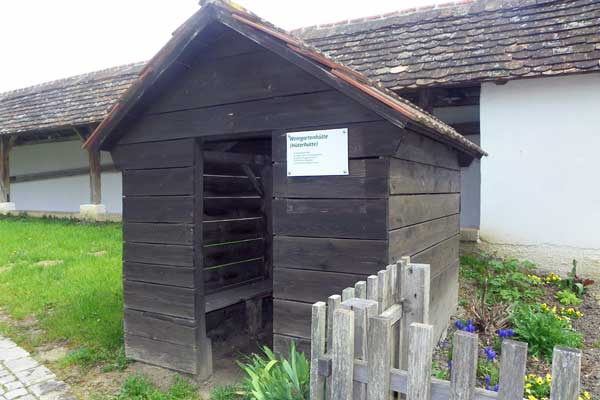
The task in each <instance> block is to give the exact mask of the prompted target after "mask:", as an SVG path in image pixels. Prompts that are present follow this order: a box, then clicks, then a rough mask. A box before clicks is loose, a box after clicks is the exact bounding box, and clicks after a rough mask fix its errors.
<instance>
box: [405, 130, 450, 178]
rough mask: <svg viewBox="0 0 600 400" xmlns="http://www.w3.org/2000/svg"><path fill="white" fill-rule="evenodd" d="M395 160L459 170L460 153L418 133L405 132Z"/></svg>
mask: <svg viewBox="0 0 600 400" xmlns="http://www.w3.org/2000/svg"><path fill="white" fill-rule="evenodd" d="M394 157H395V158H399V159H401V160H408V161H416V162H419V163H422V164H429V165H434V166H438V167H444V168H450V169H454V170H459V169H460V166H459V164H458V152H457V151H456V150H455V149H453V148H451V147H450V146H448V145H446V144H443V143H440V142H436V141H434V140H432V139H430V138H428V137H426V136H423V135H420V134H418V133H416V132H412V131H409V130H404V131H403V132H402V141H401V142H400V145H399V146H398V150H397V151H396V153H395V154H394Z"/></svg>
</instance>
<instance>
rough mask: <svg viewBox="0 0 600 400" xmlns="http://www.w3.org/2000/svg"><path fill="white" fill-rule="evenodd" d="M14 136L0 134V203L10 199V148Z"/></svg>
mask: <svg viewBox="0 0 600 400" xmlns="http://www.w3.org/2000/svg"><path fill="white" fill-rule="evenodd" d="M13 144H14V138H12V137H10V136H8V135H2V136H0V203H7V202H9V201H10V158H9V155H10V150H11V149H12V146H13Z"/></svg>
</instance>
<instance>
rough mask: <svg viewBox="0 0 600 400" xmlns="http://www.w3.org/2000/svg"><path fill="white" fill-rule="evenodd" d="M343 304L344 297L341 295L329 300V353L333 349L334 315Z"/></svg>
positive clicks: (333, 296)
mask: <svg viewBox="0 0 600 400" xmlns="http://www.w3.org/2000/svg"><path fill="white" fill-rule="evenodd" d="M341 303H342V297H341V296H340V295H339V294H334V295H331V296H329V298H328V299H327V352H328V353H330V352H331V350H332V349H333V314H334V313H335V310H337V309H338V307H339V306H340V304H341Z"/></svg>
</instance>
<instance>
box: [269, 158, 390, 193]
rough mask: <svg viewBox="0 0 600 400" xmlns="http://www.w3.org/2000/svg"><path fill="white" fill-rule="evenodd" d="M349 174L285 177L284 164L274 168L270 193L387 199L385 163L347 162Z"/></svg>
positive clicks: (370, 161)
mask: <svg viewBox="0 0 600 400" xmlns="http://www.w3.org/2000/svg"><path fill="white" fill-rule="evenodd" d="M348 166H349V173H350V174H349V175H340V176H298V177H288V176H287V164H284V163H276V164H274V165H273V194H274V196H275V197H293V198H313V199H318V198H358V199H368V198H386V197H387V196H388V168H389V164H388V160H385V159H367V160H350V161H349V163H348Z"/></svg>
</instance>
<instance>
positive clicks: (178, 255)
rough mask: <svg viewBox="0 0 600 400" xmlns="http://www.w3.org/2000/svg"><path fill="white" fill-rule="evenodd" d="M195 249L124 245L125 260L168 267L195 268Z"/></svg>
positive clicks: (141, 244)
mask: <svg viewBox="0 0 600 400" xmlns="http://www.w3.org/2000/svg"><path fill="white" fill-rule="evenodd" d="M193 257H194V248H193V247H192V246H176V245H167V244H147V243H129V242H125V244H124V245H123V260H125V261H131V262H140V263H147V264H161V265H167V266H180V267H193V266H194V262H193Z"/></svg>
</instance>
